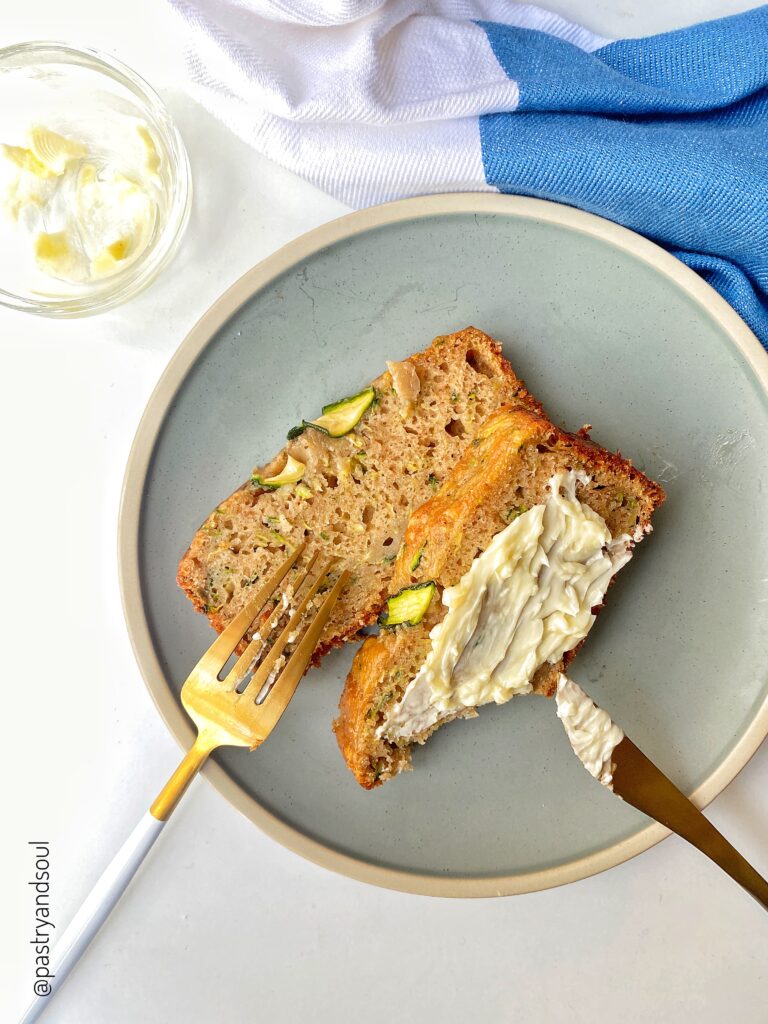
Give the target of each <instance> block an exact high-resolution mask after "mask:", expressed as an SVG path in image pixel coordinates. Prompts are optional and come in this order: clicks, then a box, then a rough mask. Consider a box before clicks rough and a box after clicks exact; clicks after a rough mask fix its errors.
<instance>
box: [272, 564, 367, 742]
mask: <svg viewBox="0 0 768 1024" xmlns="http://www.w3.org/2000/svg"><path fill="white" fill-rule="evenodd" d="M348 580H349V572H348V571H347V570H346V569H345V570H344V572H342V574H341V575H340V576H339V578H338V579H337V580H336V582H335V583H334V585H333V588H332V589H331V590H330V591H329V592H328V596H327V597H326V599H325V600H324V601H323V603H322V605H321V606H320V610H319V611H318V613H317V615H316V616H315V617H314V619H313V620H312V622H311V623H310V624H309V626H308V627H307V629H306V631H305V633H304V635H303V636H302V638H301V640H300V641H299V644H298V646H297V647H296V650H295V651H294V652H293V654H292V655H291V656H290V658H289V659H288V661H287V662H286V664H285V667H284V668H283V670H282V672H281V673H280V675H279V676H278V677H277V679H276V681H275V684H274V686H273V687H272V689H271V690H270V691H269V693H268V694H267V696H266V697H265V698H264V701H263V703H261V704H259V705H258V711H259V729H260V731H261V733H262V735H263V738H264V739H266V737H267V736H269V734H270V732H271V731H272V729H274V727H275V725H276V724H277V722H278V721H279V720H280V716H281V715H282V713H283V712H284V711H285V709H286V708H287V707H288V704H289V703H290V700H291V697H293V694H294V692H295V691H296V687H297V686H298V685H299V682H300V680H301V677H302V676H303V675H304V673H305V672H306V670H307V665H309V661H310V658H311V657H312V652H313V651H314V649H315V647H317V642H318V640H319V639H320V636H321V634H322V632H323V630H324V629H325V625H326V623H327V622H328V619H329V618H330V616H331V612H332V611H333V607H334V605H335V604H336V601H337V599H338V597H339V594H340V593H341V591H342V589H343V588H344V587H345V586H346V584H347V581H348Z"/></svg>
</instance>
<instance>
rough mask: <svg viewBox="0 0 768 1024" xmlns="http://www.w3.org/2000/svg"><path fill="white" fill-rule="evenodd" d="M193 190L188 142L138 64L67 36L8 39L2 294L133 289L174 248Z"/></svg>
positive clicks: (27, 296)
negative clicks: (70, 42) (60, 40)
mask: <svg viewBox="0 0 768 1024" xmlns="http://www.w3.org/2000/svg"><path fill="white" fill-rule="evenodd" d="M190 199H191V181H190V174H189V164H188V160H187V156H186V152H185V150H184V146H183V143H182V142H181V139H180V137H179V135H178V132H177V131H176V128H175V126H174V125H173V123H172V121H171V119H170V116H169V115H168V113H167V111H166V109H165V107H164V106H163V104H162V102H161V101H160V99H159V97H157V96H156V94H155V93H154V92H153V91H152V90H151V89H150V87H149V86H148V85H146V83H144V82H143V81H142V80H141V79H140V78H139V77H138V76H137V75H135V74H134V73H133V72H132V71H130V70H129V69H128V68H126V67H124V66H123V65H120V64H118V62H116V61H114V60H112V59H110V58H106V57H102V56H99V55H98V54H95V53H93V52H91V51H81V50H75V49H73V48H71V47H68V46H64V45H62V44H57V43H27V44H21V45H19V46H13V47H8V48H7V49H5V50H0V302H3V303H5V304H6V305H9V306H13V307H16V308H20V309H26V310H29V311H31V312H36V313H42V314H44V315H49V316H81V315H85V314H89V313H95V312H98V311H100V310H103V309H106V308H109V307H110V306H113V305H116V304H117V303H118V302H121V301H124V300H125V299H127V298H128V297H130V296H131V295H133V294H135V293H136V292H137V291H139V290H140V289H141V288H143V287H145V286H146V285H147V284H148V283H149V282H150V281H151V280H152V279H153V278H154V277H155V276H156V274H157V273H158V272H159V270H160V269H161V268H162V267H163V266H165V264H166V263H167V262H168V261H169V260H170V258H171V257H172V255H173V253H174V252H175V250H176V247H177V245H178V242H179V240H180V238H181V235H182V233H183V230H184V228H185V226H186V223H187V219H188V214H189V206H190Z"/></svg>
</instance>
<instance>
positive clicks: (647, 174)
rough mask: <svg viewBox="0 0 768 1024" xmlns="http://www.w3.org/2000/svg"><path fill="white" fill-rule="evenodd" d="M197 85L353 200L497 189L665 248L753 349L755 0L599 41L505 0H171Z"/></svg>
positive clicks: (756, 318)
mask: <svg viewBox="0 0 768 1024" xmlns="http://www.w3.org/2000/svg"><path fill="white" fill-rule="evenodd" d="M170 2H171V3H172V5H173V6H174V8H175V9H176V10H177V11H178V12H179V13H180V14H181V15H182V16H183V18H184V20H185V22H186V24H187V25H188V27H189V28H190V30H191V32H192V38H191V39H190V42H189V46H188V49H187V53H188V67H189V71H190V78H191V85H192V89H193V91H194V92H195V94H196V95H197V96H198V98H199V99H200V100H201V101H202V102H203V103H204V104H205V105H206V106H208V108H209V109H211V110H212V111H213V112H214V113H215V114H217V115H218V116H219V117H221V118H222V119H223V120H224V121H225V122H226V123H228V124H229V125H230V126H231V127H233V128H234V129H235V130H236V131H237V132H238V133H239V134H241V135H242V136H243V137H244V138H246V139H247V140H248V141H250V142H251V143H252V144H253V145H254V146H256V147H257V148H258V149H259V150H260V151H262V152H263V153H265V154H266V155H267V156H269V157H271V158H272V159H275V160H277V161H279V162H280V163H282V164H284V165H285V166H287V167H289V168H291V169H292V170H294V171H296V172H298V173H299V174H301V175H303V176H304V177H306V178H307V179H309V180H310V181H312V182H314V183H315V184H317V185H318V186H320V187H321V188H323V189H325V190H326V191H328V192H330V193H332V194H333V195H335V196H337V197H338V198H339V199H341V200H343V201H345V202H347V203H348V204H349V205H351V206H357V207H361V206H367V205H370V204H371V203H376V202H383V201H385V200H387V199H394V198H399V197H402V196H407V195H417V194H424V193H427V192H443V191H477V190H482V191H496V190H498V191H500V192H509V193H515V194H518V195H528V196H538V197H540V198H544V199H553V200H557V201H559V202H563V203H568V204H570V205H572V206H578V207H580V208H582V209H584V210H589V211H591V212H593V213H597V214H600V215H602V216H603V217H607V218H609V219H611V220H613V221H616V222H618V223H620V224H624V225H626V226H627V227H630V228H633V229H634V230H635V231H638V232H640V233H641V234H644V235H646V236H648V237H649V238H652V239H654V240H655V241H656V242H659V243H660V244H661V245H663V246H665V247H666V248H667V249H669V250H670V251H671V252H673V253H674V254H675V255H676V256H677V257H679V258H680V259H681V260H682V261H683V262H685V263H687V264H688V266H690V267H692V268H693V269H694V270H696V271H697V272H698V273H699V274H701V276H702V277H704V278H705V279H706V280H707V281H709V283H710V284H711V285H712V286H713V287H715V288H716V289H717V290H718V291H719V292H720V294H721V295H723V297H724V298H725V299H727V300H728V302H730V303H731V305H732V306H733V307H734V308H735V309H736V310H737V311H738V312H739V313H740V314H741V316H742V317H743V318H744V320H746V322H747V323H748V324H749V326H750V327H751V328H752V329H753V331H755V333H756V334H757V335H758V337H759V338H760V339H761V341H762V342H763V345H765V346H766V347H768V7H760V8H758V9H756V10H753V11H748V12H746V13H744V14H739V15H735V16H733V17H730V18H723V19H720V20H717V21H711V22H707V23H705V24H701V25H695V26H693V27H690V28H683V29H679V30H677V31H674V32H666V33H663V34H661V35H656V36H651V37H648V38H645V39H622V40H615V41H609V40H607V39H604V38H602V37H599V36H596V35H594V33H591V32H589V31H587V30H586V29H584V28H581V27H580V26H577V25H573V24H571V23H569V22H567V21H565V20H564V19H562V18H560V17H559V16H557V15H554V14H551V13H550V12H548V11H545V10H543V9H541V8H538V7H533V6H531V5H527V4H516V3H509V2H506V0H170Z"/></svg>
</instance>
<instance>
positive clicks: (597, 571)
mask: <svg viewBox="0 0 768 1024" xmlns="http://www.w3.org/2000/svg"><path fill="white" fill-rule="evenodd" d="M579 479H581V480H582V481H585V480H586V478H585V477H583V476H582V477H578V476H577V474H576V473H574V472H573V471H570V472H567V473H558V474H556V475H555V476H554V477H553V478H552V480H551V481H550V483H549V488H550V496H549V498H548V500H547V502H546V504H543V505H536V506H535V507H534V508H531V509H529V510H528V511H527V512H524V513H523V514H522V515H520V516H519V517H518V518H517V519H515V521H514V522H512V523H510V524H509V526H507V527H506V528H505V529H503V530H501V531H500V532H499V533H498V534H496V536H495V537H494V538H493V540H492V541H491V543H490V544H489V545H488V548H487V549H486V550H485V551H484V552H483V553H482V554H481V555H479V556H478V557H477V558H476V559H475V560H474V562H473V563H472V565H471V566H470V568H469V569H468V571H467V572H466V573H465V574H464V576H463V577H462V578H461V580H459V582H458V583H457V584H456V586H453V587H447V588H446V589H445V591H444V592H443V597H442V600H443V604H444V605H445V606H446V608H447V609H448V610H447V613H446V615H445V617H444V618H443V619H442V621H441V622H439V623H438V624H437V625H436V626H435V628H434V629H433V630H432V632H431V633H430V638H431V640H432V647H431V650H430V651H429V654H428V655H427V657H426V659H425V661H424V663H423V665H422V666H421V668H420V669H419V671H418V673H417V674H416V676H415V677H414V678H413V679H412V680H411V682H410V683H409V684H408V686H407V687H406V689H405V692H404V693H403V696H402V698H401V699H400V700H399V701H398V702H397V703H396V704H394V705H393V706H392V707H391V709H390V710H389V712H388V714H387V715H386V717H385V720H384V722H383V723H382V725H381V726H380V728H379V730H378V734H379V735H381V736H384V737H386V738H387V739H390V740H395V739H400V738H408V737H410V736H414V735H418V734H419V733H421V732H423V731H424V730H425V729H428V728H430V727H431V726H433V725H434V724H435V723H436V722H438V721H439V720H440V719H442V718H445V717H447V716H449V715H451V714H454V713H456V712H457V711H460V710H462V709H465V708H472V707H477V706H478V705H481V704H487V703H489V702H491V701H494V702H495V703H497V704H502V703H504V702H505V701H507V700H509V699H510V698H511V697H513V696H514V695H515V694H519V693H528V692H529V691H530V690H531V680H532V678H533V676H534V673H535V672H536V670H537V669H538V668H540V667H541V666H542V665H543V664H544V663H545V662H549V663H550V664H555V663H557V662H558V661H559V660H560V658H561V657H562V656H563V654H564V653H565V652H566V651H570V650H572V649H573V648H574V647H576V645H577V644H578V643H579V642H580V641H581V640H583V639H584V637H585V636H586V635H587V633H588V632H589V630H590V629H591V627H592V624H593V622H594V621H595V616H594V614H593V613H592V609H593V608H594V607H596V606H598V605H600V604H601V603H602V600H603V597H604V595H605V592H606V590H607V589H608V584H609V583H610V581H611V578H612V577H613V575H614V574H615V573H616V572H617V571H618V570H619V569H620V568H621V567H622V566H623V565H625V564H626V563H627V562H628V561H629V559H630V558H631V556H632V553H631V541H630V538H629V537H627V536H621V537H618V538H616V539H615V540H614V539H613V538H612V537H611V534H610V532H609V530H608V527H607V526H606V524H605V522H604V520H603V519H602V518H601V517H600V516H599V515H598V514H597V513H596V512H594V511H593V510H592V509H591V508H589V506H587V505H584V504H582V503H581V502H580V501H578V499H577V498H576V483H577V481H578V480H579Z"/></svg>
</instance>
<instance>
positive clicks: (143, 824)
mask: <svg viewBox="0 0 768 1024" xmlns="http://www.w3.org/2000/svg"><path fill="white" fill-rule="evenodd" d="M164 825H165V822H164V821H158V819H157V818H155V817H154V816H153V815H152V814H151V813H150V812H149V811H147V812H146V814H144V816H143V817H142V819H141V821H139V823H138V825H137V826H136V828H135V829H134V830H133V832H131V834H130V835H129V836H128V838H127V839H126V841H125V842H124V843H123V845H122V846H121V847H120V849H119V850H118V852H117V853H116V854H115V856H114V857H113V858H112V861H111V863H110V864H109V866H108V867H107V868H106V869H105V871H104V873H103V874H102V876H101V878H99V880H98V882H97V883H96V885H94V887H93V889H91V892H90V893H89V895H88V896H87V897H86V899H85V902H84V903H83V904H82V906H81V907H80V909H79V910H78V912H77V913H76V914H75V916H74V917H73V919H72V921H71V923H70V924H69V926H68V927H67V928H66V930H65V931H64V933H63V934H62V936H61V938H60V939H59V941H58V942H57V943H56V945H55V947H54V949H53V955H52V957H51V964H50V973H51V975H53V977H52V978H51V979H50V991H49V992H48V993H47V994H46V995H39V996H37V997H36V998H35V1000H34V1001H33V1002H32V1003H30V1005H29V1007H28V1008H27V1012H26V1013H25V1014H24V1016H23V1018H22V1020H21V1024H32V1021H35V1020H37V1018H38V1017H39V1016H40V1014H41V1013H42V1012H43V1010H44V1009H45V1008H46V1006H47V1005H48V1003H49V1002H50V1000H51V999H53V997H54V995H55V994H56V992H57V991H58V990H59V988H60V987H61V985H62V984H63V982H64V980H65V978H66V977H67V975H68V974H69V972H70V971H71V970H72V968H73V967H74V966H75V964H76V963H77V961H78V960H79V959H80V957H81V956H82V955H83V953H84V952H85V950H86V949H87V948H88V946H89V944H90V942H91V940H92V939H93V937H94V935H95V934H96V932H97V931H98V930H99V928H101V926H102V925H103V924H104V922H105V921H106V919H107V918H108V917H109V915H110V913H111V912H112V909H113V907H114V906H115V904H116V903H117V901H118V900H119V899H120V897H121V896H122V894H123V893H124V892H125V890H126V889H127V887H128V883H129V882H130V881H131V879H132V878H133V876H134V875H135V874H136V872H137V870H138V868H139V865H140V864H141V862H142V861H143V860H144V858H145V857H146V856H147V854H148V853H149V851H150V850H151V849H152V846H153V845H154V842H155V840H156V839H157V837H158V836H159V835H160V833H161V832H162V831H163V826H164Z"/></svg>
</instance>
